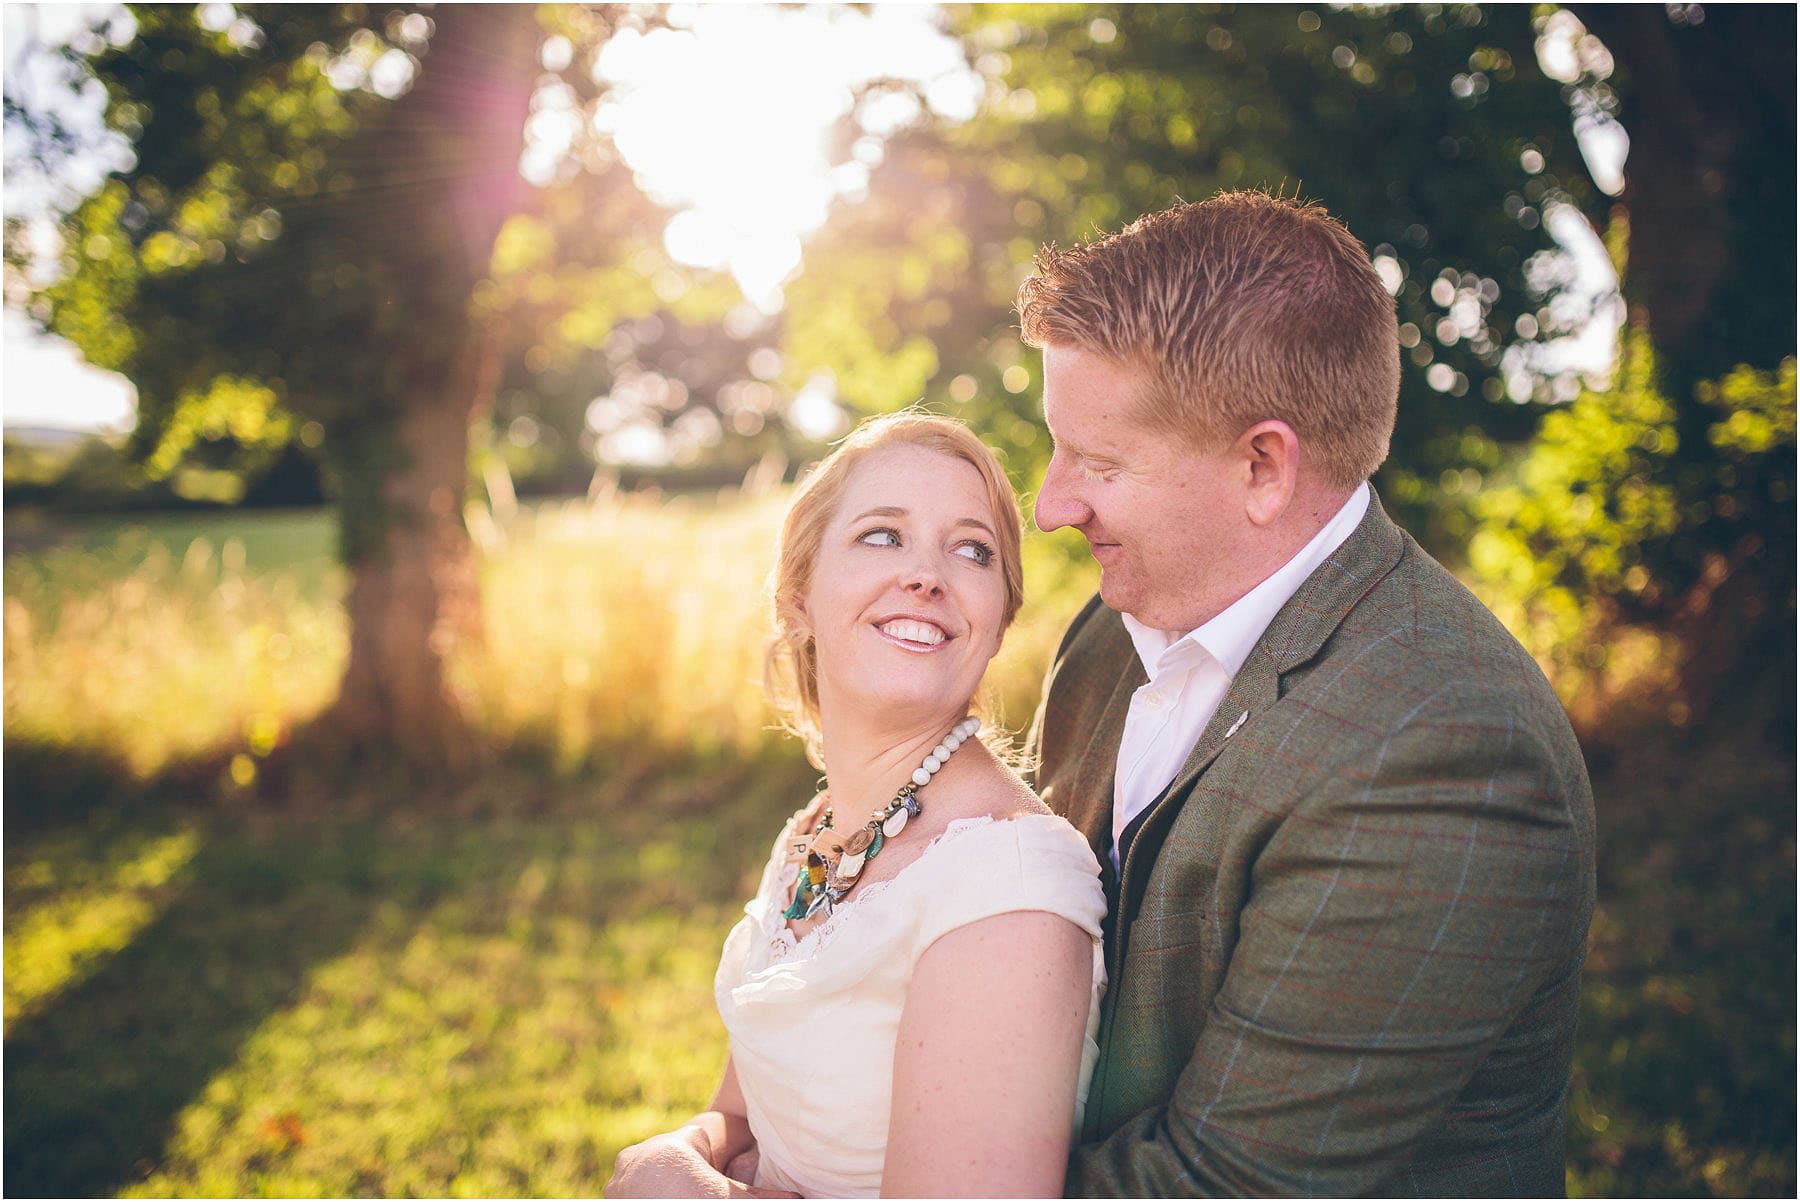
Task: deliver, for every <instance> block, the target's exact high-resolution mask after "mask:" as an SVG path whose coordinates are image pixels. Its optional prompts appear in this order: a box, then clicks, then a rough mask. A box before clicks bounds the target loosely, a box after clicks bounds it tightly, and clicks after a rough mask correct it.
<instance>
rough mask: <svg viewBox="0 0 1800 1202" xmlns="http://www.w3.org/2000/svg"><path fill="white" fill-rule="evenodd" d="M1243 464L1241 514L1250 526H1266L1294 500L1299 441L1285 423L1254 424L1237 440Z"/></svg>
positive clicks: (1298, 464)
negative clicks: (1242, 511) (1249, 522)
mask: <svg viewBox="0 0 1800 1202" xmlns="http://www.w3.org/2000/svg"><path fill="white" fill-rule="evenodd" d="M1236 449H1237V452H1238V455H1239V458H1240V462H1241V463H1242V464H1243V469H1244V475H1243V479H1244V482H1245V489H1244V512H1245V516H1247V517H1248V518H1249V519H1250V521H1251V523H1252V524H1253V525H1257V526H1267V525H1269V524H1270V523H1271V522H1274V521H1275V520H1276V519H1277V518H1279V517H1280V516H1281V515H1282V514H1283V513H1285V512H1287V507H1288V503H1289V502H1290V501H1292V500H1293V499H1294V489H1295V487H1296V486H1297V485H1298V483H1299V480H1300V439H1299V436H1297V435H1296V434H1295V433H1294V428H1293V427H1292V426H1290V425H1288V424H1287V423H1286V422H1284V421H1276V420H1274V419H1270V420H1269V421H1262V422H1257V423H1256V424H1255V425H1254V426H1251V427H1250V428H1249V429H1248V430H1245V431H1244V432H1243V434H1242V435H1240V436H1239V437H1238V440H1237V446H1236Z"/></svg>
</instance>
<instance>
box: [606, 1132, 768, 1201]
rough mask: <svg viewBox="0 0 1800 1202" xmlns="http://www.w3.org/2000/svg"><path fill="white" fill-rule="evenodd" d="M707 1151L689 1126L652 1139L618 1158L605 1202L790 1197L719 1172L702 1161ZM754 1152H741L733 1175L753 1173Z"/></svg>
mask: <svg viewBox="0 0 1800 1202" xmlns="http://www.w3.org/2000/svg"><path fill="white" fill-rule="evenodd" d="M710 1152H711V1146H710V1143H709V1141H707V1139H706V1136H705V1134H704V1133H703V1132H701V1131H700V1130H699V1129H697V1128H694V1127H682V1128H681V1129H680V1130H677V1131H671V1132H668V1133H667V1134H664V1135H653V1136H651V1137H650V1138H649V1139H647V1140H645V1141H644V1142H642V1143H638V1144H633V1145H631V1146H630V1147H629V1148H626V1149H625V1150H624V1151H622V1152H620V1153H619V1158H618V1160H617V1161H616V1162H614V1164H613V1175H612V1180H610V1181H608V1182H607V1183H606V1192H605V1196H606V1197H608V1198H794V1197H798V1196H799V1195H797V1194H787V1193H783V1192H781V1191H780V1190H767V1189H757V1188H756V1187H755V1186H752V1185H749V1184H747V1182H748V1179H749V1178H748V1177H744V1178H737V1177H736V1175H735V1174H733V1175H732V1176H727V1175H726V1174H725V1173H721V1172H720V1171H719V1170H718V1169H717V1168H715V1167H714V1166H713V1164H712V1163H711V1162H710V1161H709V1160H708V1159H707V1157H708V1155H709V1154H710ZM754 1155H755V1153H754V1152H753V1151H752V1152H745V1153H742V1154H740V1155H739V1156H738V1157H736V1158H735V1159H734V1160H733V1161H732V1162H731V1167H732V1168H733V1169H737V1170H740V1171H742V1170H744V1169H746V1168H747V1169H748V1171H749V1173H750V1175H754V1174H755V1171H756V1162H755V1161H754V1160H753V1159H751V1158H752V1157H753V1156H754Z"/></svg>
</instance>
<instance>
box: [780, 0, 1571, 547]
mask: <svg viewBox="0 0 1800 1202" xmlns="http://www.w3.org/2000/svg"><path fill="white" fill-rule="evenodd" d="M955 12H956V14H957V15H956V18H955V27H956V30H957V32H958V33H959V34H960V35H961V36H962V37H963V38H964V40H965V43H966V45H967V46H968V49H969V53H970V57H971V59H972V60H973V62H974V64H975V66H976V68H977V70H979V71H980V72H981V73H982V74H983V75H984V76H985V77H986V79H987V81H988V103H987V104H986V106H985V107H984V109H983V111H982V113H981V114H980V115H978V116H977V117H976V119H975V120H974V121H971V122H969V123H967V124H964V125H960V126H954V127H950V126H943V127H940V126H926V127H921V128H920V129H918V130H915V131H913V132H911V133H909V134H907V135H904V136H901V137H898V138H896V139H894V140H893V141H892V142H890V143H889V144H888V146H887V147H886V148H885V151H877V150H875V149H874V148H870V147H867V146H866V145H865V143H866V139H858V138H857V131H856V130H855V129H853V128H846V129H845V130H844V131H842V135H841V140H842V141H843V142H845V143H846V144H847V145H848V147H849V148H850V149H851V150H853V151H855V152H857V153H859V154H867V155H869V156H870V157H873V156H874V155H876V154H878V153H879V154H881V155H882V156H883V157H882V159H881V162H880V164H879V166H877V167H876V168H875V169H874V171H873V173H872V177H871V180H870V184H869V199H868V200H867V201H864V202H862V203H860V204H857V205H854V206H849V205H844V206H841V207H840V208H839V209H838V211H837V212H835V213H834V214H833V217H832V220H831V221H830V222H829V223H828V225H827V226H826V228H825V229H824V230H822V231H821V232H820V234H819V235H818V236H817V237H816V238H815V240H814V242H813V244H812V245H811V247H809V250H808V259H809V261H818V262H829V263H831V264H832V270H831V271H830V272H820V273H814V272H808V273H806V274H804V275H803V276H802V277H801V279H800V280H798V281H796V282H795V283H794V285H793V286H792V287H791V288H790V289H789V293H788V296H789V318H788V324H787V346H788V349H789V361H790V366H791V370H792V371H793V372H796V373H803V372H805V371H807V370H811V369H812V367H814V366H815V365H820V364H823V365H827V366H829V367H830V368H831V369H832V370H833V371H834V372H835V373H836V376H837V380H838V386H839V389H840V391H841V392H842V393H843V394H844V395H845V396H846V397H847V398H849V399H850V400H851V401H853V402H854V403H856V404H857V405H858V406H860V407H863V408H869V409H890V408H894V407H897V406H898V405H901V404H904V403H907V402H909V401H911V400H913V399H915V398H916V397H918V396H920V395H925V396H927V397H930V398H931V399H933V400H940V399H941V400H945V401H948V402H949V403H950V407H951V409H952V411H954V412H956V413H958V414H959V415H963V416H966V417H968V418H969V420H971V421H973V422H975V423H976V424H977V426H978V427H980V428H982V429H983V430H985V431H988V432H991V433H992V435H993V436H994V438H995V439H996V440H997V441H998V442H999V443H1001V444H1002V445H1004V446H1007V447H1008V448H1009V449H1010V450H1012V451H1013V452H1014V457H1013V462H1012V466H1013V470H1014V472H1015V480H1016V482H1017V483H1019V484H1021V485H1026V484H1027V483H1035V477H1036V475H1037V474H1038V469H1039V468H1040V467H1041V465H1042V464H1043V462H1044V461H1045V460H1047V458H1048V456H1049V442H1048V439H1047V438H1046V437H1045V436H1044V434H1043V431H1042V429H1041V422H1040V419H1039V417H1038V409H1037V407H1038V390H1039V384H1040V381H1038V379H1037V372H1038V368H1037V356H1036V355H1035V353H1032V354H1026V353H1024V348H1023V347H1022V346H1021V345H1020V344H1019V343H1018V341H1017V339H1016V336H1015V334H1014V332H1013V331H1014V329H1015V328H1016V327H1015V324H1014V320H1013V318H1012V316H1011V313H1010V309H1011V306H1012V303H1013V299H1014V294H1015V292H1016V289H1017V285H1018V283H1019V280H1020V279H1021V278H1022V275H1023V274H1024V272H1025V271H1026V270H1028V268H1029V265H1030V263H1031V260H1032V257H1033V255H1034V254H1035V252H1036V250H1037V248H1038V247H1039V246H1040V245H1041V244H1043V243H1046V242H1051V241H1055V242H1058V243H1060V244H1064V245H1066V244H1068V243H1070V242H1074V241H1085V240H1088V239H1091V238H1093V237H1095V236H1096V235H1098V234H1100V233H1103V232H1109V231H1111V230H1115V229H1117V228H1119V227H1120V226H1122V225H1124V224H1125V223H1127V222H1129V221H1130V220H1132V219H1133V218H1135V217H1136V216H1137V215H1139V214H1141V213H1145V212H1150V211H1154V210H1159V209H1163V208H1166V207H1168V206H1169V205H1170V204H1172V203H1175V202H1176V201H1178V200H1182V199H1186V200H1199V199H1204V198H1205V197H1207V196H1210V195H1212V194H1213V193H1214V192H1215V191H1217V190H1219V189H1221V188H1232V187H1253V186H1256V187H1268V188H1270V189H1276V190H1281V191H1284V192H1285V193H1288V194H1299V195H1303V196H1306V197H1317V198H1320V199H1321V200H1323V201H1324V203H1325V204H1326V205H1327V207H1328V208H1329V209H1330V210H1331V212H1332V213H1334V214H1335V215H1337V216H1338V217H1339V218H1341V219H1342V220H1344V221H1345V223H1346V224H1347V225H1348V226H1349V228H1350V229H1351V231H1352V232H1353V233H1355V234H1356V235H1357V236H1358V237H1360V238H1361V239H1363V240H1364V242H1365V243H1366V244H1367V245H1369V246H1370V248H1371V251H1372V253H1373V254H1375V255H1376V256H1379V257H1381V258H1383V259H1385V260H1388V261H1390V267H1389V270H1391V271H1393V272H1395V273H1397V277H1396V278H1397V283H1396V290H1397V293H1398V298H1399V308H1400V317H1401V320H1402V322H1403V323H1405V329H1404V330H1403V339H1404V340H1405V341H1406V343H1407V345H1408V346H1409V347H1410V350H1409V352H1408V359H1409V363H1410V366H1409V369H1408V370H1407V372H1406V374H1405V379H1404V382H1403V385H1402V395H1401V404H1400V427H1399V430H1398V431H1397V433H1396V435H1395V440H1394V451H1393V457H1392V459H1391V460H1390V466H1389V468H1388V469H1387V471H1386V473H1385V474H1384V477H1383V480H1382V483H1383V486H1384V489H1385V492H1384V495H1387V496H1389V497H1390V498H1392V499H1394V500H1396V501H1397V502H1398V505H1399V508H1400V509H1401V511H1402V512H1403V514H1404V515H1405V517H1406V518H1407V520H1408V521H1409V524H1410V525H1411V526H1412V527H1413V528H1414V529H1416V530H1419V531H1421V536H1422V537H1425V538H1427V540H1428V541H1435V542H1439V543H1441V542H1442V541H1443V537H1442V536H1443V531H1442V529H1441V521H1442V516H1443V514H1442V510H1443V509H1444V508H1445V507H1444V506H1443V505H1442V503H1441V500H1440V498H1439V496H1438V493H1437V489H1436V481H1437V477H1438V474H1439V472H1440V471H1441V470H1442V469H1444V468H1446V467H1450V466H1454V467H1458V468H1460V467H1463V466H1466V459H1465V457H1464V455H1465V443H1466V442H1467V441H1468V439H1469V437H1470V436H1475V437H1477V438H1479V439H1481V440H1484V441H1485V442H1486V443H1489V444H1491V443H1492V442H1493V441H1494V440H1500V441H1502V442H1517V441H1519V440H1521V439H1523V438H1525V437H1526V436H1528V435H1529V434H1530V432H1531V430H1532V428H1533V426H1534V425H1535V423H1536V421H1537V418H1538V412H1539V411H1538V410H1537V409H1536V408H1535V407H1533V406H1529V405H1525V406H1522V405H1517V404H1514V403H1512V402H1510V401H1506V402H1504V403H1495V402H1500V401H1501V398H1502V397H1503V396H1504V395H1505V381H1504V379H1503V376H1502V366H1503V360H1504V359H1505V356H1506V354H1507V352H1508V349H1509V348H1520V351H1521V353H1523V352H1525V351H1528V350H1529V344H1537V343H1542V342H1545V341H1548V340H1550V339H1553V338H1555V337H1556V336H1558V335H1559V334H1562V333H1564V332H1566V331H1567V329H1568V328H1569V326H1570V325H1571V324H1572V323H1571V321H1570V320H1569V319H1568V318H1567V317H1563V316H1558V313H1560V310H1559V311H1557V312H1553V311H1552V308H1551V304H1550V302H1551V301H1552V300H1553V299H1554V294H1555V292H1556V290H1557V289H1558V288H1559V287H1560V286H1561V283H1562V282H1564V281H1560V280H1558V279H1557V277H1556V274H1555V273H1554V272H1547V271H1545V270H1543V268H1544V266H1545V262H1544V261H1545V260H1546V259H1549V258H1551V257H1552V252H1553V251H1554V247H1555V243H1554V242H1553V241H1552V240H1551V238H1550V237H1549V233H1548V230H1547V229H1546V227H1545V224H1544V213H1545V211H1546V208H1547V207H1549V206H1553V205H1556V204H1559V203H1561V204H1568V205H1574V206H1576V207H1579V208H1583V209H1587V208H1591V207H1592V206H1593V203H1594V200H1593V198H1594V193H1593V191H1592V189H1591V186H1590V185H1589V184H1588V183H1587V176H1586V170H1585V167H1584V166H1583V164H1582V160H1581V158H1580V155H1579V152H1578V150H1577V148H1576V145H1575V140H1574V137H1573V134H1572V132H1571V130H1570V112H1569V104H1568V101H1567V99H1566V98H1565V92H1564V88H1563V87H1562V86H1561V85H1560V84H1558V83H1557V82H1556V81H1554V80H1551V79H1548V78H1546V77H1545V76H1544V74H1543V73H1542V71H1541V70H1540V69H1539V68H1538V65H1537V59H1536V55H1535V51H1534V45H1535V39H1536V38H1537V36H1538V32H1539V30H1540V28H1541V25H1542V17H1543V14H1542V13H1538V14H1536V15H1535V16H1534V13H1533V11H1532V10H1531V9H1529V8H1525V7H1519V6H1515V7H1510V8H1509V7H1504V6H1501V7H1491V8H1482V7H1478V6H1474V5H1447V6H1446V5H1423V6H1414V7H1406V6H1400V7H1391V8H1373V7H1371V8H1362V7H1358V8H1354V9H1338V8H1321V9H1318V10H1313V9H1301V8H1297V7H1294V6H1289V5H1269V6H1232V5H1210V4H1202V5H1131V6H1114V5H1080V6H1052V5H980V6H974V7H963V8H959V9H956V10H955ZM1434 365H1436V366H1439V367H1440V373H1439V375H1440V377H1441V378H1438V379H1437V384H1436V385H1435V386H1434V385H1433V384H1430V383H1428V382H1427V369H1428V368H1430V367H1432V366H1434ZM1451 508H1453V506H1452V507H1451Z"/></svg>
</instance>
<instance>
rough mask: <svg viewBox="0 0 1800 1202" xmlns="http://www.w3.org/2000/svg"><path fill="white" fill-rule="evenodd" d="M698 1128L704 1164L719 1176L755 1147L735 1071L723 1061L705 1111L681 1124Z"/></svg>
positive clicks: (728, 1057) (726, 1059)
mask: <svg viewBox="0 0 1800 1202" xmlns="http://www.w3.org/2000/svg"><path fill="white" fill-rule="evenodd" d="M682 1125H683V1126H684V1127H694V1128H697V1129H698V1130H699V1131H700V1132H701V1134H702V1135H703V1136H704V1137H705V1140H706V1159H707V1163H709V1164H711V1165H712V1167H713V1168H715V1169H718V1170H719V1171H720V1172H721V1173H723V1172H724V1171H725V1166H726V1165H728V1164H730V1163H731V1162H732V1161H733V1160H735V1159H737V1157H738V1156H739V1155H741V1154H742V1153H744V1152H748V1151H749V1150H750V1149H751V1148H753V1147H755V1146H756V1137H755V1136H754V1135H752V1134H750V1120H749V1119H747V1118H745V1117H744V1093H743V1091H742V1090H741V1089H739V1088H738V1079H737V1067H736V1066H735V1065H733V1064H732V1062H731V1057H730V1056H729V1055H728V1056H726V1057H725V1075H724V1076H723V1077H721V1078H720V1079H719V1088H718V1089H716V1090H714V1091H713V1096H712V1101H711V1102H710V1103H708V1104H707V1109H706V1110H705V1111H704V1112H702V1113H700V1114H697V1115H695V1116H694V1117H693V1118H691V1119H689V1120H688V1121H687V1122H686V1123H684V1124H682Z"/></svg>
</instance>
